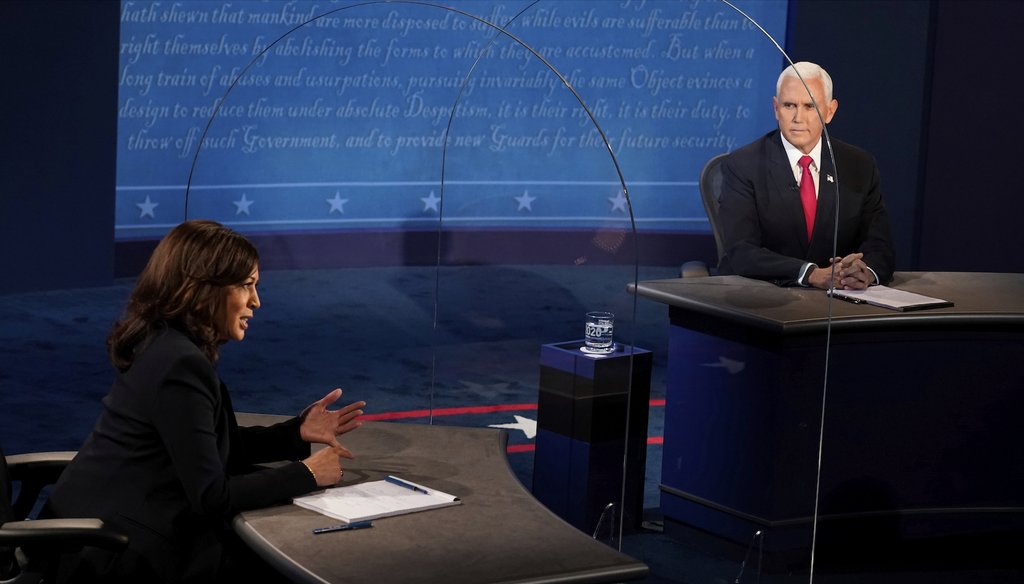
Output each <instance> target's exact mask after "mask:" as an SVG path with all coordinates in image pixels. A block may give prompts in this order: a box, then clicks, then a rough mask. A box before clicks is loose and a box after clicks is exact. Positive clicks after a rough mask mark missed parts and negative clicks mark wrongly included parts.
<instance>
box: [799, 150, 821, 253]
mask: <svg viewBox="0 0 1024 584" xmlns="http://www.w3.org/2000/svg"><path fill="white" fill-rule="evenodd" d="M813 161H814V160H813V159H812V158H811V157H810V156H803V157H801V158H800V160H799V161H797V164H798V165H799V166H800V168H802V169H803V174H801V175H800V202H802V203H803V204H804V220H805V221H806V222H807V241H810V240H811V232H812V231H814V210H815V209H817V207H818V197H817V195H815V194H814V177H813V176H811V162H813Z"/></svg>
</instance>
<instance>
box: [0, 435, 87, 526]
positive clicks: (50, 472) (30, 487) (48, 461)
mask: <svg viewBox="0 0 1024 584" xmlns="http://www.w3.org/2000/svg"><path fill="white" fill-rule="evenodd" d="M75 454H77V452H75V451H61V452H30V453H26V454H11V455H8V456H6V457H5V458H6V459H7V471H8V474H9V475H10V477H11V480H12V481H20V482H21V489H20V490H19V491H18V498H17V499H16V500H14V501H13V502H12V503H11V507H12V508H13V511H14V518H15V519H25V518H27V517H28V515H29V513H30V512H31V511H32V508H33V507H34V506H35V505H36V501H37V500H38V499H39V493H41V492H42V490H43V488H44V487H46V486H47V485H52V484H54V483H56V482H57V479H59V478H60V473H62V472H64V469H65V468H66V467H67V466H68V463H70V462H71V459H72V458H74V457H75Z"/></svg>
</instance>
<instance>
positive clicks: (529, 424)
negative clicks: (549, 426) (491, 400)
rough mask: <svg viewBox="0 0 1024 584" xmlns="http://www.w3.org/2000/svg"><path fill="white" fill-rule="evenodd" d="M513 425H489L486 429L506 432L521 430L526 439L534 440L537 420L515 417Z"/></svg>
mask: <svg viewBox="0 0 1024 584" xmlns="http://www.w3.org/2000/svg"><path fill="white" fill-rule="evenodd" d="M513 416H514V417H515V419H516V422H515V423H514V424H491V425H490V426H488V428H504V429H506V430H522V431H523V434H525V435H526V437H527V438H534V437H535V436H537V420H531V419H530V418H524V417H522V416H516V415H515V414H513Z"/></svg>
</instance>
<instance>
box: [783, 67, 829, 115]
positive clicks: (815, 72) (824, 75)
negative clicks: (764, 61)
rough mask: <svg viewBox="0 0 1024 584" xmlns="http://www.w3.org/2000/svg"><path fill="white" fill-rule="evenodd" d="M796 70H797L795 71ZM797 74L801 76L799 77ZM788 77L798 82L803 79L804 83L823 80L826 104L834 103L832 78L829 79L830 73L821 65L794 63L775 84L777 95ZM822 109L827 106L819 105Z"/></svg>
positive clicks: (784, 70)
mask: <svg viewBox="0 0 1024 584" xmlns="http://www.w3.org/2000/svg"><path fill="white" fill-rule="evenodd" d="M794 69H795V70H794ZM797 72H799V73H800V74H799V75H797ZM786 77H793V78H795V79H796V80H797V81H799V80H800V78H801V77H803V79H804V81H805V82H806V81H809V80H811V79H821V84H822V85H824V86H825V102H826V103H831V101H832V78H831V77H829V74H828V71H825V70H824V69H822V68H821V66H820V65H817V64H815V63H811V62H810V61H800V62H799V63H793V64H792V65H790V66H789V67H786V68H785V69H783V71H782V73H781V74H780V75H779V80H778V81H777V82H776V83H775V95H776V97H777V96H778V95H779V92H781V91H782V81H783V80H784V79H785V78H786ZM818 105H819V106H821V107H825V104H818Z"/></svg>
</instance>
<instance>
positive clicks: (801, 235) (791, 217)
mask: <svg viewBox="0 0 1024 584" xmlns="http://www.w3.org/2000/svg"><path fill="white" fill-rule="evenodd" d="M767 151H768V152H767V160H768V182H769V186H770V188H772V189H774V190H775V195H776V196H777V197H779V200H781V201H785V205H784V209H785V214H786V216H785V217H784V220H785V221H786V223H788V224H789V225H788V226H787V227H786V230H787V231H789V232H792V233H793V239H794V241H796V242H797V243H798V245H799V246H800V249H801V250H802V252H803V253H804V254H806V253H807V247H808V242H807V237H806V234H807V225H806V222H805V221H804V205H803V203H802V202H801V201H800V185H799V184H798V183H797V182H796V178H795V177H794V176H793V169H792V168H790V166H789V157H788V156H786V150H785V148H783V146H782V135H781V134H780V133H779V132H778V131H776V132H775V133H774V134H773V135H772V136H771V138H770V139H769V141H768V146H767ZM819 205H820V203H819ZM815 223H817V215H815Z"/></svg>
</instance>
